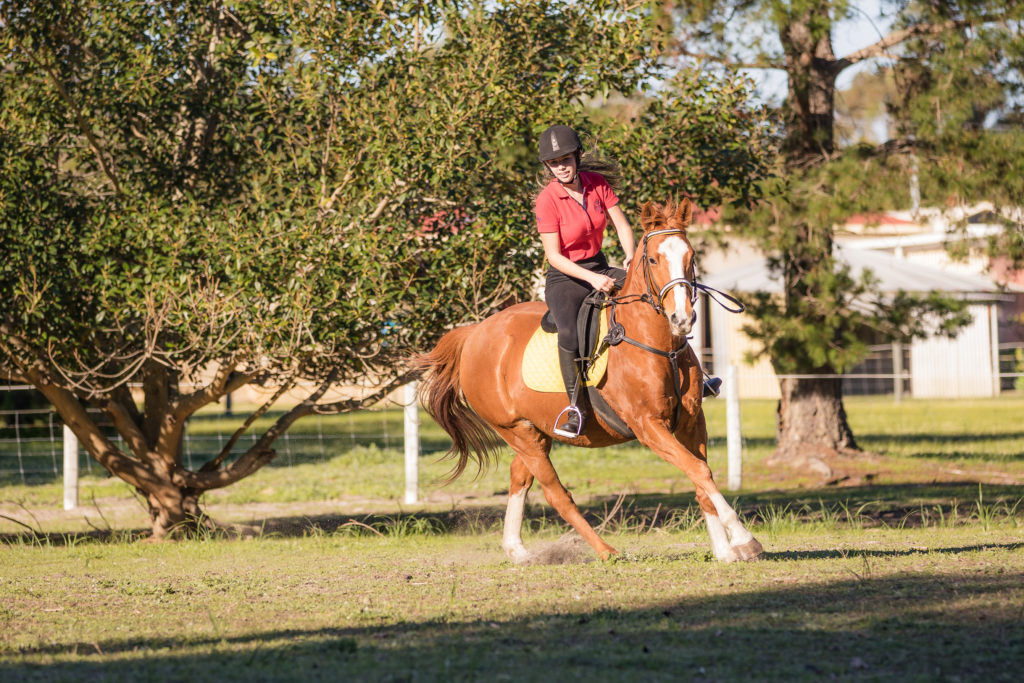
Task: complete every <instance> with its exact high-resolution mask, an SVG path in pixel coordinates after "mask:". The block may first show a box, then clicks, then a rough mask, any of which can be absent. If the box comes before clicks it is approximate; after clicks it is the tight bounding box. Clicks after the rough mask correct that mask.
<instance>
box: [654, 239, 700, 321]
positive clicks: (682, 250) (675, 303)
mask: <svg viewBox="0 0 1024 683" xmlns="http://www.w3.org/2000/svg"><path fill="white" fill-rule="evenodd" d="M658 253H659V254H661V255H662V256H663V257H664V260H665V262H666V263H667V264H668V267H669V280H670V281H678V282H677V284H675V285H673V286H672V287H670V288H669V289H668V291H667V292H665V296H664V298H663V299H662V302H663V305H664V306H665V315H666V316H668V322H669V324H670V325H671V326H672V333H673V334H675V335H678V336H684V335H687V334H689V333H690V330H691V329H692V328H693V321H694V319H695V317H696V316H695V314H694V312H693V304H692V302H691V301H690V292H689V290H688V288H687V287H686V285H684V284H683V281H687V278H686V267H687V265H688V264H689V262H690V261H691V260H692V259H693V250H692V249H691V248H690V244H689V242H687V241H686V240H685V239H683V238H682V237H677V236H675V235H673V236H671V237H667V238H665V240H664V241H662V243H661V244H660V245H658ZM670 294H671V297H670V296H669V295H670Z"/></svg>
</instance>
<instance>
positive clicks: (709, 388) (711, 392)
mask: <svg viewBox="0 0 1024 683" xmlns="http://www.w3.org/2000/svg"><path fill="white" fill-rule="evenodd" d="M720 393H722V378H721V377H711V376H710V375H709V376H708V377H705V378H704V393H703V394H702V396H701V397H702V398H712V397H714V398H717V397H718V395H719V394H720Z"/></svg>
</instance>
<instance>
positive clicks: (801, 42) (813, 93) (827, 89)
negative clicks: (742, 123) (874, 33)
mask: <svg viewBox="0 0 1024 683" xmlns="http://www.w3.org/2000/svg"><path fill="white" fill-rule="evenodd" d="M828 13H829V5H828V4H827V3H820V4H815V3H810V4H809V5H808V6H807V7H806V8H804V9H803V10H801V11H800V12H797V13H794V14H792V15H791V16H790V17H789V18H788V21H786V22H783V23H781V24H780V25H779V40H780V41H781V42H782V49H783V52H784V54H785V69H786V75H787V76H788V80H789V96H788V98H787V99H786V106H787V111H786V119H787V120H786V128H787V135H786V145H785V150H786V152H787V156H789V157H790V158H791V160H794V161H800V160H802V159H804V158H806V157H817V156H820V155H822V154H824V155H828V154H831V153H832V151H833V150H834V149H835V131H834V126H835V121H834V118H835V117H834V115H835V82H836V75H837V71H836V64H837V60H836V57H835V52H834V51H833V50H832V35H831V32H830V31H829V30H827V29H823V27H826V26H829V25H830V23H831V22H830V20H829V17H828Z"/></svg>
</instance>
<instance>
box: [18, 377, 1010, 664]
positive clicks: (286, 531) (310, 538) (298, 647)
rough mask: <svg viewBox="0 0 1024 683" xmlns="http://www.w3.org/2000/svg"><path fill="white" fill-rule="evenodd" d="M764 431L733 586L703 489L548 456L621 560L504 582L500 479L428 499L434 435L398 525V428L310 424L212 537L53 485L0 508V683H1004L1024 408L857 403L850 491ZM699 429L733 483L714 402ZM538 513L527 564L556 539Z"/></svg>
mask: <svg viewBox="0 0 1024 683" xmlns="http://www.w3.org/2000/svg"><path fill="white" fill-rule="evenodd" d="M774 407H775V406H774V402H771V401H747V402H744V404H743V406H742V419H743V433H744V440H745V442H744V443H745V445H744V461H745V462H744V486H743V488H742V490H740V491H726V496H727V497H728V498H729V499H730V500H731V501H732V502H733V504H734V506H735V507H736V508H737V510H738V511H739V512H740V515H741V517H743V519H744V520H745V522H746V523H747V524H749V525H750V526H751V527H752V530H753V531H754V533H755V534H756V535H757V536H758V537H759V538H760V539H761V541H762V542H763V543H764V545H765V548H766V554H765V561H762V562H757V563H750V564H742V565H722V564H719V563H717V562H714V561H713V560H712V558H711V554H710V551H709V543H708V539H707V534H706V532H705V530H704V526H703V523H702V520H701V516H700V513H699V510H698V509H697V508H696V506H695V505H694V501H693V494H692V486H691V485H690V483H689V482H688V481H687V480H686V478H685V477H684V476H683V475H682V474H681V473H679V472H676V471H675V470H674V469H673V468H671V467H670V466H668V465H667V464H665V463H664V462H661V461H660V460H659V459H658V458H657V457H656V456H654V455H653V454H651V453H650V452H648V451H647V450H646V449H644V448H641V447H639V446H637V445H635V444H633V445H624V446H619V447H616V448H610V449H598V450H593V451H588V450H582V449H571V448H565V447H557V448H556V449H555V450H554V452H553V454H552V459H553V461H554V463H555V465H556V467H557V469H558V471H559V473H560V475H561V477H562V480H563V481H564V482H566V484H567V485H568V486H569V488H570V489H571V490H572V492H573V494H574V497H575V498H576V500H577V502H579V503H580V504H581V508H582V509H583V511H584V514H585V515H587V516H588V518H589V519H591V521H592V522H593V523H594V524H595V525H596V524H603V531H602V534H603V537H604V538H605V539H606V540H607V541H608V542H609V543H611V544H612V545H613V546H615V547H617V548H618V549H619V550H620V551H622V554H621V555H620V556H619V557H618V558H617V559H615V560H613V561H610V562H596V561H591V560H592V553H590V551H589V549H588V548H585V547H584V548H582V550H581V549H579V548H577V547H576V546H572V545H570V546H569V550H570V551H567V553H563V556H564V557H565V558H567V559H568V560H570V563H568V564H559V565H547V566H527V567H515V566H512V565H510V564H508V563H507V562H506V560H505V558H504V556H503V554H502V552H501V550H500V529H501V518H502V514H503V503H504V493H505V492H506V491H507V486H508V483H507V463H508V461H509V458H510V454H508V453H505V454H504V456H503V457H502V461H501V463H500V465H499V467H497V468H495V469H492V470H490V471H487V472H485V473H483V474H482V475H481V476H480V477H479V478H477V479H473V478H472V477H471V476H464V477H463V478H461V479H460V480H458V481H457V482H455V483H454V484H452V485H451V486H449V487H447V488H441V487H438V486H436V481H437V480H439V479H440V478H441V477H442V476H443V475H444V473H445V472H446V471H447V468H448V467H449V464H448V463H444V462H436V459H437V457H438V456H439V455H440V453H441V452H443V450H444V449H445V448H446V446H447V443H446V440H445V438H444V437H443V435H442V434H441V433H440V432H439V430H438V429H437V427H436V426H435V425H433V424H431V423H429V421H426V420H425V421H424V424H423V433H424V435H425V438H424V443H425V449H426V450H427V452H426V453H425V454H424V457H423V458H422V459H421V474H422V482H423V483H422V490H421V493H422V496H423V498H424V500H423V502H421V503H420V504H417V505H415V506H406V505H403V504H402V503H401V502H400V496H401V492H402V491H403V489H404V478H403V477H404V474H403V469H402V452H401V443H400V440H399V437H400V435H401V431H402V430H401V412H400V411H397V410H393V411H388V412H385V413H369V414H363V415H356V416H338V417H335V418H330V419H323V420H321V421H318V422H306V423H305V424H304V423H302V422H300V423H299V425H298V428H299V431H297V432H295V433H294V434H293V437H294V438H292V439H291V440H290V443H289V444H288V451H287V453H286V451H285V450H284V449H283V448H279V452H280V453H281V455H279V458H278V460H277V461H276V462H275V463H273V464H272V465H271V466H269V467H266V468H264V469H263V470H261V471H260V472H258V473H257V474H255V475H254V476H252V477H249V478H248V479H246V480H243V481H242V482H240V483H239V484H237V485H235V486H232V487H229V488H228V489H225V490H223V491H214V492H210V493H209V494H208V495H207V496H205V497H204V504H205V505H206V508H207V510H208V511H209V512H210V514H211V515H212V516H213V517H214V518H215V519H217V520H218V521H221V522H224V523H229V524H234V525H235V526H234V527H233V531H231V532H230V533H228V532H226V531H216V532H211V533H208V534H206V535H205V537H203V538H201V539H195V540H189V541H179V542H174V543H165V544H157V545H153V544H146V543H139V542H137V541H138V540H139V539H140V538H142V532H143V531H144V530H145V526H146V514H145V510H144V509H143V507H142V506H141V505H140V504H139V503H137V502H136V501H135V500H134V499H133V497H132V494H131V492H130V491H129V490H128V487H126V486H125V485H124V484H121V483H120V482H118V481H116V480H112V479H110V478H103V477H97V476H92V477H88V476H87V477H84V478H83V482H82V487H83V494H82V501H83V504H84V507H83V509H81V510H79V511H76V512H73V513H67V512H64V511H62V510H60V509H59V502H60V500H61V490H60V483H59V481H57V480H56V479H55V478H53V477H52V476H50V477H49V478H46V477H42V478H40V479H39V480H38V481H36V482H34V483H31V484H28V485H23V484H20V483H19V484H13V485H8V486H5V487H3V488H0V513H2V514H4V515H7V516H8V517H12V518H14V519H17V520H19V522H20V524H17V523H14V522H11V521H9V520H5V519H2V518H0V566H2V569H0V680H42V681H56V680H84V679H88V680H155V679H161V680H162V679H173V680H188V679H195V680H302V681H305V680H311V679H312V680H316V679H325V680H408V681H413V680H428V681H430V680H538V681H539V680H551V679H567V680H572V679H580V678H584V679H589V680H593V681H619V680H627V681H632V680H636V681H648V680H678V679H684V680H741V679H742V680H747V679H751V678H754V679H759V680H768V679H771V680H817V679H820V678H823V677H836V678H840V679H863V680H922V681H925V680H927V681H931V680H985V679H991V680H994V681H999V680H1015V679H1016V677H1017V668H1016V667H1015V666H1012V665H1010V662H1015V661H1020V660H1021V659H1022V658H1024V581H1022V579H1024V569H1022V567H1024V489H1022V487H1021V482H1024V430H1022V429H1021V428H1020V427H1019V426H1018V424H1019V422H1018V419H1017V416H1018V415H1020V414H1021V408H1024V400H1021V398H1019V397H1003V398H1000V399H998V400H990V401H958V402H938V401H928V402H924V401H906V402H904V403H901V404H894V403H892V402H891V401H889V400H880V399H862V398H853V399H848V401H847V410H848V413H849V417H850V421H851V424H852V426H853V429H854V432H855V434H856V435H857V437H858V439H859V441H860V443H861V445H862V446H863V447H865V448H866V449H868V450H869V451H872V452H874V453H876V454H880V455H879V456H878V457H873V458H866V459H864V462H863V463H862V464H860V465H858V466H857V468H855V469H856V470H857V471H856V472H855V475H856V476H855V477H853V478H851V479H850V480H848V481H844V482H842V484H843V485H839V486H821V485H820V482H815V481H814V480H811V479H808V478H806V477H800V476H794V475H793V474H792V473H788V472H784V471H780V470H778V469H777V468H770V467H768V466H767V465H765V463H764V461H765V459H766V458H767V456H768V455H769V454H770V453H771V451H772V449H773V447H774V440H773V439H774V422H773V419H774V417H773V413H774ZM707 413H708V420H709V426H710V432H711V435H712V442H711V444H710V449H709V455H710V457H709V460H710V462H711V465H712V468H713V470H714V471H715V473H716V476H717V478H718V479H719V480H720V481H724V480H725V474H726V473H725V443H724V440H723V435H724V432H725V423H724V413H725V406H724V403H720V402H710V403H709V404H708V407H707ZM230 428H231V426H230V425H229V424H227V423H226V421H221V423H220V424H218V421H217V419H216V418H207V419H205V420H196V421H194V422H193V424H192V425H191V426H190V429H191V431H192V433H193V434H200V435H214V436H215V435H217V434H218V433H219V434H222V435H226V434H228V433H230ZM321 434H322V435H323V437H324V439H323V440H322V441H321ZM381 434H388V435H389V436H388V442H387V444H386V445H385V444H383V443H381V438H380V435H381ZM392 437H394V441H392V440H391V439H392ZM321 443H323V444H330V446H329V448H327V449H325V450H322V449H321V447H320V444H321ZM193 455H195V454H193ZM286 455H287V456H288V457H285V456H286ZM530 500H531V503H530V506H529V508H528V517H527V520H526V524H525V528H526V533H525V537H526V542H527V546H528V547H530V548H532V549H537V548H542V547H543V546H545V545H547V544H551V543H553V542H554V541H555V540H556V539H557V538H558V537H559V536H560V535H561V534H562V533H563V532H564V531H565V528H566V527H565V525H564V523H563V522H562V521H561V520H560V519H558V518H557V516H556V515H555V514H554V513H553V512H552V510H551V509H550V508H549V507H548V506H547V505H546V504H545V503H544V502H543V499H542V496H541V495H540V493H539V492H538V491H536V490H535V491H534V492H533V493H532V494H531V498H530ZM29 529H31V531H30V530H29ZM239 531H240V532H242V536H243V539H241V540H240V539H239V537H238V533H237V532H239Z"/></svg>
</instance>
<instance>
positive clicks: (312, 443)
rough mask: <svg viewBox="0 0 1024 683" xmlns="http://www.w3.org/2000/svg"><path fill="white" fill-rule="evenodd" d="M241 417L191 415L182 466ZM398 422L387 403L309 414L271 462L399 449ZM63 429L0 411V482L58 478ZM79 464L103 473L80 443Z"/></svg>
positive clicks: (33, 411)
mask: <svg viewBox="0 0 1024 683" xmlns="http://www.w3.org/2000/svg"><path fill="white" fill-rule="evenodd" d="M93 417H94V418H95V419H97V422H98V424H99V425H100V426H101V428H102V430H103V432H104V434H105V436H106V437H107V438H108V439H110V441H111V443H112V444H113V445H114V446H115V447H116V448H119V449H122V450H127V446H126V444H125V442H124V439H123V438H122V437H121V436H120V434H118V433H117V432H116V430H114V429H113V427H112V426H111V425H109V424H107V423H104V422H103V420H102V417H101V415H100V414H99V413H98V412H96V413H94V414H93ZM276 417H277V415H276V414H274V413H273V412H270V413H268V414H267V415H266V416H265V417H264V421H265V422H270V421H273V420H274V419H276ZM242 419H243V418H242V417H240V416H238V415H230V414H223V413H221V414H209V415H198V416H193V417H192V418H191V419H190V420H189V421H188V423H186V427H185V435H184V439H182V460H183V462H184V464H185V465H186V467H188V469H190V470H195V469H196V468H198V467H201V466H202V465H203V464H204V463H205V462H207V461H209V460H211V459H213V458H215V457H217V455H218V454H219V453H220V452H221V450H222V449H223V448H224V445H225V444H226V443H227V442H228V440H229V439H230V438H231V436H232V434H233V433H234V431H235V429H237V428H238V426H239V425H240V423H241V421H242ZM402 422H403V411H402V407H401V406H391V405H388V406H386V407H384V408H381V409H379V410H372V411H363V412H361V413H352V414H348V415H344V416H333V417H331V418H324V417H323V416H319V415H315V416H310V417H307V418H304V420H302V421H301V422H300V424H301V428H293V429H291V430H289V431H286V432H285V433H284V434H283V435H282V436H281V437H279V438H278V439H277V440H276V441H275V442H274V445H273V448H274V449H275V450H276V451H277V457H276V458H275V459H274V461H273V463H272V464H273V466H278V467H280V466H292V465H296V464H301V463H315V462H324V461H326V460H329V459H330V458H332V457H334V456H336V455H337V454H338V453H340V452H343V451H346V450H349V449H351V448H353V447H355V446H371V447H377V448H380V449H384V450H387V449H390V448H393V447H401V445H402V440H403V436H404V434H403V432H404V429H403V423H402ZM260 425H261V423H257V424H256V425H255V427H256V428H254V429H250V430H249V431H248V432H246V434H245V435H244V436H243V437H242V438H241V439H240V440H239V442H238V443H237V444H236V445H235V447H234V448H233V451H234V452H235V453H236V454H237V453H241V452H243V451H244V450H245V447H246V444H252V443H255V442H256V440H257V439H258V438H259V436H260V435H262V433H263V431H264V430H263V429H259V428H258V427H259V426H260ZM63 431H64V423H63V420H61V418H60V416H59V415H58V414H57V413H56V412H55V411H54V410H53V409H52V408H25V409H16V410H0V486H3V485H8V484H15V483H20V484H32V483H42V482H46V481H52V480H54V479H55V478H59V477H60V476H62V471H63V457H64V456H63V447H64V446H63ZM435 440H436V439H435ZM436 441H439V440H436ZM428 442H429V443H428V445H429V446H431V447H432V448H438V447H441V444H440V443H436V444H435V443H433V441H429V440H428ZM78 462H79V472H80V473H81V474H83V475H99V476H105V475H106V474H107V473H106V470H105V469H104V468H103V467H102V466H101V465H99V464H98V463H96V462H95V461H94V460H93V459H92V458H91V457H90V456H89V455H88V453H87V452H86V450H85V449H84V448H83V447H81V446H80V447H79V449H78Z"/></svg>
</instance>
